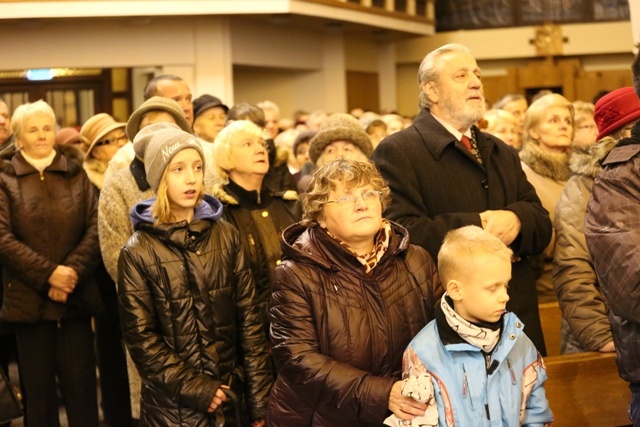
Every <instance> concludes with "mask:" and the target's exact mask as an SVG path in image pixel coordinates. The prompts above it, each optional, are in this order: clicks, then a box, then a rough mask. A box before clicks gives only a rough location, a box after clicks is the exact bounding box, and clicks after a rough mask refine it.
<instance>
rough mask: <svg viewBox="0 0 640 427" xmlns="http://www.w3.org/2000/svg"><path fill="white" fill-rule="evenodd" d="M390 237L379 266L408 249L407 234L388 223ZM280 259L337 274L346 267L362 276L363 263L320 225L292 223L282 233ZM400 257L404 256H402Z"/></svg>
mask: <svg viewBox="0 0 640 427" xmlns="http://www.w3.org/2000/svg"><path fill="white" fill-rule="evenodd" d="M389 223H390V224H391V234H390V239H389V247H388V249H387V252H386V253H385V255H384V256H383V257H382V258H381V259H380V261H379V262H378V265H380V264H382V263H383V262H384V260H385V259H387V258H388V257H390V256H396V255H399V254H400V253H401V252H404V251H406V250H407V248H408V247H409V232H408V231H407V230H406V229H405V228H404V227H402V226H401V225H399V224H397V223H395V222H393V221H389ZM281 242H282V245H281V246H282V254H283V258H288V259H293V260H295V261H296V262H298V263H304V264H311V265H316V266H319V267H320V268H323V269H325V270H331V271H339V270H341V268H343V267H345V266H349V268H351V269H352V270H355V271H361V272H362V274H363V275H364V274H365V272H364V268H363V266H362V264H361V263H360V262H359V261H358V260H357V259H356V257H355V255H353V253H352V252H351V251H349V250H348V249H346V248H344V247H343V246H341V245H340V243H339V242H338V241H337V240H336V239H334V238H333V237H331V236H329V234H327V232H326V231H325V230H323V229H322V227H320V226H319V225H317V224H315V225H310V226H309V227H307V226H306V225H302V224H301V223H296V224H293V225H291V226H289V227H287V228H286V229H285V230H284V231H283V232H282V241H281ZM402 256H403V255H402Z"/></svg>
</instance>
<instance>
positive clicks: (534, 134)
mask: <svg viewBox="0 0 640 427" xmlns="http://www.w3.org/2000/svg"><path fill="white" fill-rule="evenodd" d="M529 135H530V136H531V138H532V139H534V140H536V141H538V140H539V138H540V134H539V133H538V132H536V129H535V127H532V128H529Z"/></svg>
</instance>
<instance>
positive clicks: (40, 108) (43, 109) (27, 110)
mask: <svg viewBox="0 0 640 427" xmlns="http://www.w3.org/2000/svg"><path fill="white" fill-rule="evenodd" d="M34 114H44V115H47V116H49V117H51V120H53V124H54V125H55V124H56V113H55V112H54V111H53V108H51V106H50V105H49V104H47V103H46V102H44V101H43V100H42V99H40V100H38V101H36V102H27V103H26V104H22V105H20V106H19V107H18V108H16V110H15V111H14V112H13V116H11V133H13V134H14V135H15V138H16V141H19V140H20V139H21V138H22V132H23V130H24V121H25V119H26V118H27V117H30V116H32V115H34Z"/></svg>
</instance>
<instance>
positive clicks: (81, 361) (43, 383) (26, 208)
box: [0, 101, 101, 427]
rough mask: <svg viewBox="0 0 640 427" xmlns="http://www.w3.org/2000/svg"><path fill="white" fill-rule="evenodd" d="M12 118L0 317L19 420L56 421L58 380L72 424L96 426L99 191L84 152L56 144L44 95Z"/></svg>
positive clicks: (0, 245)
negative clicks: (5, 325)
mask: <svg viewBox="0 0 640 427" xmlns="http://www.w3.org/2000/svg"><path fill="white" fill-rule="evenodd" d="M11 122H12V123H11V129H12V131H13V133H14V135H15V137H16V146H17V147H18V152H17V153H16V154H15V155H14V156H13V157H12V159H11V161H4V162H3V163H2V165H1V166H0V263H2V266H3V278H2V281H3V283H4V298H3V301H2V308H1V309H0V320H2V321H4V322H11V323H12V324H13V325H14V326H15V333H16V340H17V343H18V358H19V364H20V382H21V384H22V385H23V392H24V396H25V401H27V402H28V404H27V405H26V416H25V422H26V426H27V427H30V426H57V425H59V420H58V406H59V401H58V395H57V384H59V386H60V391H61V393H62V397H63V400H64V403H65V407H66V412H67V418H68V420H69V426H71V427H74V426H77V427H97V426H98V405H97V393H96V371H95V366H96V360H95V353H94V348H93V332H92V330H91V316H92V315H94V314H96V313H97V312H98V311H99V310H100V308H101V304H100V299H99V295H98V290H97V287H96V284H95V282H94V280H93V270H94V268H95V266H96V264H97V262H98V257H99V256H100V254H99V250H98V227H97V223H96V216H97V208H98V205H97V200H96V197H95V194H94V190H93V187H92V185H91V182H90V181H89V179H88V178H87V175H86V174H85V172H84V171H83V169H82V154H81V153H80V152H79V151H77V149H76V148H74V147H58V148H54V144H55V129H56V117H55V113H54V112H53V110H52V109H51V107H50V106H49V105H48V104H47V103H45V102H44V101H37V102H34V103H28V104H24V105H21V106H19V107H18V108H17V109H16V111H15V112H14V114H13V117H12V120H11ZM58 150H59V151H58Z"/></svg>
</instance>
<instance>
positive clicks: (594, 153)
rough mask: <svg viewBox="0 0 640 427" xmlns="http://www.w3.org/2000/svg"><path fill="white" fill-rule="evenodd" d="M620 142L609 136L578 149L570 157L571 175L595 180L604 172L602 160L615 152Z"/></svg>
mask: <svg viewBox="0 0 640 427" xmlns="http://www.w3.org/2000/svg"><path fill="white" fill-rule="evenodd" d="M617 143H618V140H616V139H613V138H611V137H610V136H607V137H605V138H602V140H600V141H599V142H597V143H596V144H593V145H589V146H586V147H576V148H574V149H573V150H572V151H571V154H570V155H569V167H570V168H571V175H585V176H588V177H590V178H595V177H596V176H597V175H598V173H600V171H601V170H602V165H601V163H602V160H604V158H605V157H607V154H609V152H610V151H611V150H613V149H614V148H615V146H616V144H617Z"/></svg>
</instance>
